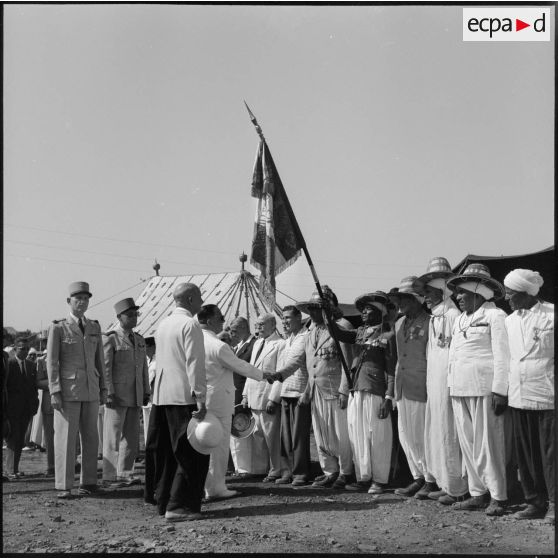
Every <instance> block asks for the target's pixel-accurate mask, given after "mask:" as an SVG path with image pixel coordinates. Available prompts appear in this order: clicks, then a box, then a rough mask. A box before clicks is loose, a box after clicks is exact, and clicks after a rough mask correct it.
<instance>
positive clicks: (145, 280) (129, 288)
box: [89, 279, 149, 308]
mask: <svg viewBox="0 0 558 558" xmlns="http://www.w3.org/2000/svg"><path fill="white" fill-rule="evenodd" d="M147 281H149V279H142V280H141V281H140V282H139V283H136V284H135V285H132V286H131V287H128V288H127V289H123V290H121V291H118V292H117V293H114V294H113V295H111V296H109V297H108V298H104V299H103V300H100V301H99V302H96V303H95V304H91V305H90V306H89V308H95V306H99V304H103V302H106V301H107V300H110V299H111V298H114V297H115V296H118V295H119V294H122V293H125V292H126V291H129V290H131V289H134V288H136V287H137V286H138V285H141V284H142V283H145V282H147Z"/></svg>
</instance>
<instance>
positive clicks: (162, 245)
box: [4, 223, 422, 268]
mask: <svg viewBox="0 0 558 558" xmlns="http://www.w3.org/2000/svg"><path fill="white" fill-rule="evenodd" d="M4 224H5V225H7V226H9V227H17V228H19V229H28V230H32V231H39V232H48V233H54V234H61V235H64V236H71V237H76V236H77V237H81V238H91V239H95V240H108V241H111V242H123V243H125V244H138V245H141V246H156V247H158V248H175V249H178V250H192V251H194V252H200V253H202V254H203V253H213V254H222V255H226V256H233V254H232V253H231V252H223V251H221V250H209V249H202V248H193V247H191V246H184V245H177V244H163V243H157V242H147V241H144V240H129V239H125V238H112V237H108V236H97V235H90V234H83V233H73V232H72V233H69V232H64V231H57V230H54V229H45V228H41V227H30V226H27V225H19V224H16V223H4ZM315 261H316V262H321V263H329V264H336V265H338V264H342V265H361V266H374V267H401V268H404V267H409V263H405V264H386V263H378V262H370V263H366V262H362V261H360V262H349V261H340V260H322V259H319V258H316V260H315ZM169 263H182V262H169ZM411 265H413V264H411ZM421 265H422V264H421ZM414 267H417V266H416V265H415V266H414Z"/></svg>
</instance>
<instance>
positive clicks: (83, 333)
mask: <svg viewBox="0 0 558 558" xmlns="http://www.w3.org/2000/svg"><path fill="white" fill-rule="evenodd" d="M78 326H79V329H80V330H81V333H82V335H85V328H84V327H83V320H82V319H81V318H80V319H79V320H78Z"/></svg>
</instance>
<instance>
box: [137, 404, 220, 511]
mask: <svg viewBox="0 0 558 558" xmlns="http://www.w3.org/2000/svg"><path fill="white" fill-rule="evenodd" d="M195 410H196V406H195V405H153V406H152V407H151V415H150V417H149V428H148V431H147V444H146V448H145V456H146V457H145V463H146V465H145V466H146V483H145V498H146V500H148V498H149V497H151V498H153V492H155V500H156V501H157V505H158V507H159V513H161V514H163V513H164V512H165V511H166V510H167V509H168V510H169V511H170V510H175V509H178V508H184V509H185V510H186V511H191V512H199V511H200V509H201V501H202V498H203V489H204V485H205V478H206V476H207V470H208V468H209V455H202V454H201V453H198V452H197V451H196V450H195V449H194V448H193V447H192V446H191V445H190V442H189V441H188V435H187V428H188V422H189V420H190V417H191V415H192V412H193V411H195ZM148 467H149V468H150V469H149V473H148ZM148 476H150V477H151V478H150V479H148V478H147V477H148ZM148 483H149V484H148ZM149 491H150V492H149ZM148 501H149V500H148Z"/></svg>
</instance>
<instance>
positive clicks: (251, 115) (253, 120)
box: [244, 101, 265, 141]
mask: <svg viewBox="0 0 558 558" xmlns="http://www.w3.org/2000/svg"><path fill="white" fill-rule="evenodd" d="M244 105H245V106H246V110H247V111H248V114H249V115H250V120H251V121H252V124H254V128H256V132H258V136H260V138H261V140H262V141H265V138H264V135H263V132H262V129H261V128H260V125H259V124H258V121H257V120H256V117H255V116H254V113H253V112H252V111H251V110H250V107H249V106H248V103H247V102H246V101H244Z"/></svg>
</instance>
